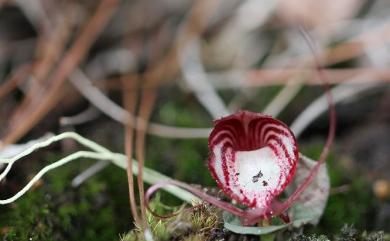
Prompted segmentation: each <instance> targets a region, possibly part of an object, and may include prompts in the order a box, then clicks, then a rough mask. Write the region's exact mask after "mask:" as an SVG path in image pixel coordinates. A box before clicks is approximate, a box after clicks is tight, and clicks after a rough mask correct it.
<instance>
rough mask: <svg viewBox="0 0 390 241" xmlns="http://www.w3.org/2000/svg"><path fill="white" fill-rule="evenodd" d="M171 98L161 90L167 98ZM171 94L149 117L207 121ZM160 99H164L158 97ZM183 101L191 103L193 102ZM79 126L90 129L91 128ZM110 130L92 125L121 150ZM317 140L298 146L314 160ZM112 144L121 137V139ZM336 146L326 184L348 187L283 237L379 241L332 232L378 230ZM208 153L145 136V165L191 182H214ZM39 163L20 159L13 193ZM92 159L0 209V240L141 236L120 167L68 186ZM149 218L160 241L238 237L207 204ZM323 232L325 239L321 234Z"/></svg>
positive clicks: (203, 145)
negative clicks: (316, 217) (349, 227)
mask: <svg viewBox="0 0 390 241" xmlns="http://www.w3.org/2000/svg"><path fill="white" fill-rule="evenodd" d="M275 90H276V89H275ZM173 92H174V91H173ZM171 94H173V93H171ZM222 94H223V95H222V96H223V97H226V99H229V98H230V97H231V96H230V93H228V92H226V93H222ZM169 96H170V94H169V92H167V97H169ZM176 97H177V98H176V100H175V103H173V102H169V101H167V102H164V101H162V102H160V103H161V104H158V106H157V107H156V109H157V111H156V112H155V114H154V116H153V119H157V120H158V121H159V122H162V123H166V124H172V125H177V126H199V127H201V126H208V125H209V123H210V121H211V119H210V118H208V117H207V116H208V115H207V114H205V111H204V110H203V109H202V108H201V107H199V106H197V105H194V106H190V107H188V104H187V103H188V98H193V97H189V96H186V95H183V96H176ZM161 98H163V99H164V96H162V97H161ZM189 102H190V103H195V101H193V100H191V101H189ZM251 105H254V103H249V104H248V106H249V107H250V106H251ZM189 110H191V111H189ZM105 121H106V120H105ZM103 126H104V125H103ZM118 126H119V125H118ZM120 128H121V127H120V126H119V127H118V132H120V131H121V129H120ZM81 129H84V130H88V129H91V127H90V126H89V127H85V128H81ZM92 129H96V128H92ZM112 131H113V130H112V128H111V126H108V127H107V128H99V129H98V130H97V129H96V131H94V133H95V134H96V133H99V134H98V137H97V138H98V140H96V139H93V140H95V141H98V142H99V143H102V144H103V145H105V146H107V147H108V148H110V149H112V150H114V151H120V150H122V149H123V147H121V146H119V145H118V144H115V143H114V141H115V140H114V141H112V138H107V133H109V135H110V136H111V137H112ZM86 133H87V136H91V135H88V132H86ZM92 136H93V135H92ZM99 136H100V137H99ZM105 136H106V137H105ZM114 136H115V135H114ZM120 136H122V135H120ZM99 138H100V139H99ZM117 138H119V137H117ZM119 139H120V138H119ZM108 140H110V141H108ZM319 140H321V141H315V140H305V141H303V142H302V143H300V144H301V145H300V151H301V152H303V153H305V154H306V155H307V156H310V157H313V158H316V157H318V156H319V153H320V151H321V148H322V145H323V138H319ZM106 143H108V144H107V145H106ZM116 143H123V142H122V141H121V140H120V141H116ZM305 143H306V144H305ZM338 145H341V143H337V142H336V143H335V151H334V152H333V153H332V155H331V156H330V157H329V160H328V167H329V174H330V178H331V185H332V188H336V189H337V187H340V186H343V185H344V186H345V185H346V186H348V188H347V189H346V190H344V191H342V192H339V193H333V194H332V195H331V196H330V197H329V200H328V205H327V207H326V210H325V213H324V216H323V218H322V220H321V222H320V224H319V225H318V226H317V227H307V228H305V230H304V232H303V233H304V234H306V235H300V233H301V231H302V230H299V232H298V231H294V232H293V233H288V235H289V238H290V237H293V238H292V239H291V240H292V241H302V240H305V241H306V240H307V241H314V240H315V241H318V240H328V239H330V240H342V241H347V240H351V241H352V240H356V241H363V240H365V241H366V240H367V241H368V240H369V241H374V240H383V239H381V237H382V236H381V235H382V234H381V233H375V234H373V235H369V233H365V232H363V231H361V232H358V231H356V232H357V233H358V234H357V235H358V236H356V237H355V236H354V239H353V238H351V239H346V238H344V239H343V238H340V237H344V236H345V235H344V236H343V234H342V232H343V231H342V232H341V234H339V235H338V236H335V235H336V234H337V233H340V229H341V228H342V227H343V226H344V224H345V223H348V224H354V227H356V229H357V230H371V231H373V230H377V229H376V227H375V225H373V223H374V222H373V219H374V218H375V215H376V210H377V208H378V205H379V203H378V200H376V198H375V197H374V195H373V194H372V191H371V184H370V182H369V181H368V180H367V179H365V177H364V175H360V174H359V173H358V172H356V170H353V169H351V170H349V169H346V167H345V166H343V160H342V158H343V157H341V156H339V154H338V152H337V149H338V148H337V147H338ZM48 153H49V154H48ZM58 153H61V151H58V150H57V151H56V150H51V151H44V152H41V153H40V154H39V155H40V158H39V159H40V161H42V160H44V161H46V162H52V161H54V160H58V159H59V157H60V156H59V154H58ZM207 155H208V150H207V141H206V140H204V139H201V140H173V139H164V138H158V137H149V138H148V142H147V149H146V159H147V163H146V165H147V166H148V167H151V168H153V169H155V170H158V171H160V172H162V173H164V174H167V175H169V176H172V177H175V178H177V179H180V180H183V181H186V182H189V183H198V184H202V185H203V186H214V185H215V182H214V181H213V180H212V178H211V176H210V174H209V173H208V171H207V168H206V159H207ZM40 161H36V160H33V159H29V160H24V161H23V163H25V162H29V164H28V165H27V167H26V165H23V164H19V165H17V166H15V168H16V171H15V173H17V172H18V171H20V172H21V173H25V174H26V175H25V176H23V175H21V176H17V177H15V179H16V180H14V182H13V183H15V185H16V187H15V188H14V189H13V190H14V191H15V190H18V188H20V187H21V186H22V185H23V183H25V181H26V180H28V176H29V175H32V174H33V173H36V170H37V169H39V168H42V166H43V164H42V163H41V162H40ZM92 163H93V162H92V161H91V160H78V161H75V162H73V163H70V164H67V165H66V166H63V167H61V168H59V169H57V170H54V171H52V172H50V173H49V174H47V175H46V176H45V177H44V178H43V179H42V182H41V184H40V185H37V186H36V187H34V189H33V190H31V191H29V192H28V193H27V194H26V195H25V196H23V197H22V198H20V199H19V200H17V201H16V202H15V203H14V204H12V205H7V206H1V207H0V239H2V240H7V241H11V240H94V241H99V240H120V239H121V240H123V241H128V240H142V236H140V234H139V233H137V231H136V230H133V231H130V232H129V230H131V229H132V228H134V226H133V224H132V220H131V216H130V211H129V204H128V191H127V177H126V172H125V171H123V170H122V169H119V168H117V167H115V166H112V165H111V166H109V167H108V168H106V169H104V170H103V171H102V172H100V173H98V174H97V175H95V176H94V177H92V178H91V179H89V180H87V181H86V182H85V183H83V184H82V185H81V186H80V187H79V188H72V187H71V185H70V182H71V180H72V178H74V177H75V176H76V175H78V174H79V173H80V172H81V171H82V170H84V169H85V168H86V167H88V166H89V165H91V164H92ZM8 184H9V183H8ZM8 184H3V185H8ZM159 203H164V204H167V205H170V206H172V205H180V204H181V203H180V202H179V201H178V200H177V199H175V198H174V197H172V196H170V195H168V194H165V193H161V194H160V197H159ZM159 203H157V204H156V203H155V206H154V207H155V208H157V209H159V208H161V207H160V206H159ZM160 211H162V210H160ZM165 211H166V210H165ZM149 221H150V223H151V226H152V230H153V232H154V234H155V235H156V237H157V239H158V240H167V239H169V240H221V239H222V240H223V239H224V238H227V239H232V240H244V239H240V237H239V236H237V235H234V234H232V233H229V232H227V231H226V230H224V229H223V228H222V226H223V225H222V223H221V219H220V218H219V216H218V212H217V211H216V210H215V209H213V208H211V207H209V206H203V208H200V209H195V210H193V211H192V212H183V214H182V215H179V216H176V217H173V218H171V219H167V220H163V221H162V220H157V219H155V218H153V217H152V216H149ZM387 231H388V230H387ZM322 234H323V235H325V236H321V235H322ZM375 235H377V236H375ZM231 237H232V238H231ZM275 237H277V236H270V237H262V239H261V240H275V239H274V238H275ZM375 237H376V238H375ZM245 240H259V237H247V238H246V239H245ZM281 240H283V239H281ZM284 240H287V239H284Z"/></svg>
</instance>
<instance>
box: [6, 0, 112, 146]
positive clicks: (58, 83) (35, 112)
mask: <svg viewBox="0 0 390 241" xmlns="http://www.w3.org/2000/svg"><path fill="white" fill-rule="evenodd" d="M117 3H118V2H117V0H102V1H101V3H100V5H99V6H98V8H97V10H96V12H95V14H94V15H93V16H92V17H91V18H90V20H89V21H88V22H87V23H86V24H85V26H84V28H83V30H82V31H81V33H80V35H79V37H78V38H77V39H76V40H75V42H74V44H73V46H72V47H71V48H70V50H69V51H68V52H67V53H66V55H65V56H64V58H63V59H62V61H60V63H59V65H58V68H57V69H56V71H55V72H54V73H53V75H52V76H51V77H50V81H48V82H49V86H47V88H46V89H45V91H42V92H40V95H38V97H39V99H36V98H35V101H33V102H31V103H30V104H29V105H28V109H26V110H24V112H23V113H20V115H19V116H18V118H17V120H15V122H14V123H11V126H10V128H9V130H11V131H10V132H8V133H7V135H6V136H5V137H4V138H3V143H4V144H9V143H13V142H15V141H16V140H18V139H19V138H21V137H22V136H23V135H24V134H25V133H26V132H27V131H29V130H30V129H31V128H32V127H33V126H34V125H35V124H36V123H38V122H39V121H40V120H41V119H42V118H43V117H44V116H45V115H46V114H47V112H48V111H50V109H51V108H53V107H54V106H55V104H57V103H58V102H59V101H60V99H61V97H62V95H61V88H62V87H63V84H64V82H65V80H66V78H67V77H68V76H69V74H71V73H72V72H73V70H74V68H75V67H76V66H77V65H78V64H79V63H80V61H81V60H82V59H83V57H84V56H85V54H86V53H87V51H88V50H89V48H90V47H91V45H92V44H93V42H94V41H95V39H96V38H97V36H98V34H99V33H100V32H101V31H102V28H103V26H105V24H106V23H107V21H108V20H109V18H110V16H111V14H112V13H113V12H114V10H115V9H116V6H117ZM37 102H38V103H37Z"/></svg>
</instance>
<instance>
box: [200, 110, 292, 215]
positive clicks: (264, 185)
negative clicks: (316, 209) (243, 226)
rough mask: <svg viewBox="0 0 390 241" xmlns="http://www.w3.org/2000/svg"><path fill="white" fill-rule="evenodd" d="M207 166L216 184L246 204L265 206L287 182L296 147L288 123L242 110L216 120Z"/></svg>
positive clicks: (289, 178) (288, 181)
mask: <svg viewBox="0 0 390 241" xmlns="http://www.w3.org/2000/svg"><path fill="white" fill-rule="evenodd" d="M209 149H210V157H209V160H208V166H209V169H210V171H211V174H212V176H213V177H214V179H215V180H216V181H217V183H218V185H219V187H220V188H221V189H222V190H223V191H224V192H225V193H226V194H227V195H228V196H230V197H231V198H232V199H235V200H237V201H238V202H240V203H242V204H244V205H246V206H248V207H256V208H267V207H268V206H269V204H270V203H271V201H272V200H273V199H274V198H275V197H276V196H278V195H279V194H280V193H281V192H282V191H283V190H284V189H285V187H286V186H287V185H288V184H289V183H290V181H291V179H292V177H293V176H294V173H295V169H296V165H297V162H298V147H297V143H296V140H295V137H294V135H293V133H292V132H291V130H290V129H289V128H288V126H287V125H285V124H284V123H282V122H280V121H279V120H276V119H274V118H272V117H270V116H266V115H263V114H259V113H253V112H248V111H241V112H238V113H236V114H233V115H229V116H227V117H224V118H222V119H219V120H217V121H215V126H214V129H213V130H212V132H211V134H210V137H209Z"/></svg>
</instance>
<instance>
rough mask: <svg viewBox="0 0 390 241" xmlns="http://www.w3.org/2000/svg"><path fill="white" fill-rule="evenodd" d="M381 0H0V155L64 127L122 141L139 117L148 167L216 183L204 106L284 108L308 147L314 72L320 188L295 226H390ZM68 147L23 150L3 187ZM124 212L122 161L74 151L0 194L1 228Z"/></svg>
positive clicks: (108, 232)
mask: <svg viewBox="0 0 390 241" xmlns="http://www.w3.org/2000/svg"><path fill="white" fill-rule="evenodd" d="M389 12H390V2H389V1H387V0H373V1H371V0H344V1H331V0H323V1H316V0H288V1H287V0H278V1H275V0H262V1H259V0H245V1H243V0H224V1H218V0H213V1H207V0H196V1H191V0H160V1H157V0H143V1H142V0H140V1H137V0H134V1H133V0H127V1H119V0H99V1H91V0H84V1H76V0H73V1H63V0H62V1H61V0H60V1H53V0H36V1H23V0H0V138H1V149H0V157H1V158H7V157H10V156H13V155H15V154H17V153H19V152H20V151H21V150H23V149H25V148H26V146H28V145H31V143H34V141H38V140H39V139H38V138H40V137H42V136H44V135H45V134H47V133H49V132H51V133H56V134H57V133H61V132H64V131H76V132H77V133H80V134H82V135H83V136H85V137H87V138H89V139H91V140H94V141H96V142H98V143H100V144H102V145H104V146H105V147H107V148H109V149H110V150H112V151H116V152H121V153H123V152H125V133H126V131H129V130H131V129H132V128H134V126H135V123H136V122H137V123H138V125H139V128H138V129H137V128H136V130H137V131H136V133H137V134H135V141H136V142H137V143H141V144H137V147H136V148H137V150H138V151H137V152H138V153H140V152H144V153H145V166H147V167H150V168H152V169H155V170H157V171H159V172H161V173H164V174H166V175H168V176H170V177H173V178H177V179H179V180H182V181H186V182H189V183H194V184H199V185H201V186H203V187H208V186H210V187H213V186H215V182H214V181H213V180H212V178H211V176H210V174H209V173H208V171H206V170H207V168H206V165H205V161H206V159H207V156H208V148H207V137H208V133H209V130H210V128H211V127H212V121H213V120H214V119H216V118H219V117H221V116H224V115H227V114H229V113H234V112H236V111H238V110H241V109H246V110H250V111H254V112H263V113H266V114H269V115H272V116H274V117H276V118H278V119H280V120H282V121H284V122H285V123H287V124H288V125H290V127H291V129H292V130H293V132H294V133H295V135H296V136H297V139H298V143H299V144H300V151H301V152H302V153H305V154H306V155H307V156H310V157H311V158H313V159H316V158H318V157H319V154H320V152H321V150H322V147H323V145H324V143H325V140H326V136H327V132H328V127H329V125H328V115H327V109H328V103H327V101H326V98H325V97H324V91H325V88H324V80H325V81H326V82H328V83H329V84H330V87H329V88H330V90H331V92H332V94H333V100H334V103H335V105H336V110H337V134H336V139H335V141H334V143H333V147H332V153H331V156H330V157H329V158H328V167H329V175H330V180H331V191H330V197H329V199H328V204H327V207H326V209H325V213H324V216H323V218H322V220H321V222H320V224H319V225H318V226H317V227H311V228H309V229H306V230H309V232H314V233H321V234H326V235H330V237H331V235H333V234H334V233H337V232H339V230H340V229H341V228H342V227H343V225H344V224H353V225H354V226H355V227H356V228H357V229H358V230H368V231H378V230H383V231H385V232H390V202H389V197H390V175H389V174H390V148H389V147H390V125H389V123H390V88H389V87H390V85H389V81H390V69H389V68H388V66H389V64H390V21H389V20H390V15H389ZM305 35H308V36H309V40H307V38H305V37H304V36H305ZM312 49H314V51H313V50H312ZM319 67H322V70H321V72H319V71H318V68H319ZM319 73H322V74H319ZM321 76H322V78H321ZM142 127H147V128H146V132H147V135H146V139H145V140H144V138H145V136H144V135H143V133H142ZM140 130H141V131H140ZM142 143H144V144H142ZM79 149H80V147H78V146H77V145H76V144H75V143H74V142H72V141H64V142H62V143H61V144H58V145H53V146H52V147H50V148H46V149H44V150H42V151H38V152H35V153H33V154H32V155H30V156H28V157H26V158H24V159H23V161H21V162H20V163H18V164H16V165H15V167H14V168H13V170H12V171H11V173H10V174H9V175H8V176H7V179H6V180H5V181H2V182H1V183H0V197H1V199H4V198H6V197H9V196H11V195H12V194H14V193H16V192H17V191H18V190H19V189H20V188H22V187H23V186H24V185H25V183H26V182H27V181H28V180H29V179H31V177H32V176H33V175H34V173H36V172H37V171H39V170H40V169H41V168H42V167H43V166H44V165H45V164H48V163H51V162H53V161H55V160H58V159H59V158H60V157H62V156H64V155H65V154H66V153H70V152H72V151H75V150H79ZM0 165H1V164H0ZM2 168H4V166H0V169H2ZM91 168H92V171H90V172H88V173H92V174H91V175H89V174H88V175H86V174H85V171H86V170H91ZM80 175H81V177H80ZM75 178H76V179H77V178H78V179H77V180H76V179H75ZM164 198H165V201H166V202H167V203H171V204H180V202H179V201H178V200H175V199H174V198H173V197H170V196H167V197H164ZM130 218H131V214H130V210H129V204H128V195H127V177H126V173H125V172H124V171H123V170H120V169H118V168H117V167H114V166H112V165H108V164H107V163H105V162H98V164H96V162H95V161H92V160H81V161H78V162H74V163H72V164H70V165H67V166H64V167H61V168H59V169H57V170H54V171H53V172H51V173H49V174H48V175H47V176H45V177H44V178H43V179H42V180H41V181H40V182H39V184H37V185H35V186H34V188H33V191H30V192H28V193H27V195H26V196H24V197H23V198H21V199H20V200H18V201H16V202H15V203H14V204H12V205H7V206H0V236H1V237H3V240H27V239H29V238H31V239H30V240H115V239H116V240H119V239H120V237H119V235H120V234H125V233H127V232H128V231H129V230H131V229H132V228H133V224H132V221H131V219H130ZM235 238H237V240H239V237H235ZM177 240H179V239H177ZM233 240H235V239H233Z"/></svg>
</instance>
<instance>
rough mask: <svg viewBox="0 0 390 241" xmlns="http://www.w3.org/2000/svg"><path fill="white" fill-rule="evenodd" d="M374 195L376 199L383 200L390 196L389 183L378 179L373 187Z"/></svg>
mask: <svg viewBox="0 0 390 241" xmlns="http://www.w3.org/2000/svg"><path fill="white" fill-rule="evenodd" d="M373 190H374V194H375V196H376V197H377V198H379V199H381V200H384V199H387V198H388V197H389V196H390V182H389V181H388V180H385V179H379V180H377V181H375V182H374V185H373Z"/></svg>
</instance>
